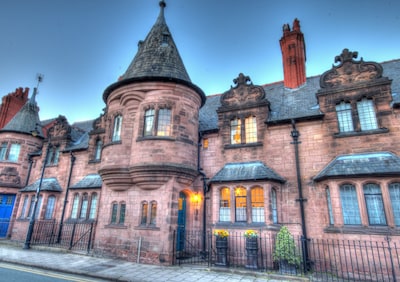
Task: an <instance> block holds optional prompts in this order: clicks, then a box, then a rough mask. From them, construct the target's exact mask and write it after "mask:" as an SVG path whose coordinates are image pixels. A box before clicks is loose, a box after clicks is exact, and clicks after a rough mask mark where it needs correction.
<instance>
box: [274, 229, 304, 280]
mask: <svg viewBox="0 0 400 282" xmlns="http://www.w3.org/2000/svg"><path fill="white" fill-rule="evenodd" d="M273 260H274V261H275V262H278V263H279V272H280V273H281V274H296V273H297V269H298V267H299V266H300V262H301V257H300V255H299V254H298V251H297V247H296V243H295V241H294V237H293V235H292V234H291V233H290V231H289V229H288V228H287V227H286V226H282V227H281V229H280V230H279V232H278V234H277V235H276V241H275V250H274V253H273Z"/></svg>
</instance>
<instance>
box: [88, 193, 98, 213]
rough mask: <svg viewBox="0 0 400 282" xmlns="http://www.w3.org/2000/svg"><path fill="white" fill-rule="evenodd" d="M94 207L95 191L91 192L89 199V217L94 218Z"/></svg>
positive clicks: (95, 201)
mask: <svg viewBox="0 0 400 282" xmlns="http://www.w3.org/2000/svg"><path fill="white" fill-rule="evenodd" d="M96 208H97V193H93V194H92V197H91V199H90V211H89V219H95V218H96Z"/></svg>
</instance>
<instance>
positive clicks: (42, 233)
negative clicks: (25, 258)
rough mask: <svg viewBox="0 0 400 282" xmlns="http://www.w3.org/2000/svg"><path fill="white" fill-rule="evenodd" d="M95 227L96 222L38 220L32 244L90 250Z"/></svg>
mask: <svg viewBox="0 0 400 282" xmlns="http://www.w3.org/2000/svg"><path fill="white" fill-rule="evenodd" d="M94 228H95V223H94V222H64V223H63V224H62V225H61V224H60V222H57V221H54V220H37V221H35V225H34V228H33V234H32V239H31V244H33V245H48V246H56V247H60V248H66V249H69V250H81V251H87V252H89V251H90V249H91V248H92V243H93V238H94Z"/></svg>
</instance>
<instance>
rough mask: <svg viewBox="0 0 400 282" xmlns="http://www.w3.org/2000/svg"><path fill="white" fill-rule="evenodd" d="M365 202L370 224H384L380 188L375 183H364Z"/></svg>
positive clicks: (384, 218)
mask: <svg viewBox="0 0 400 282" xmlns="http://www.w3.org/2000/svg"><path fill="white" fill-rule="evenodd" d="M364 197H365V204H366V206H367V213H368V220H369V224H370V225H386V217H385V210H384V207H383V199H382V192H381V188H380V187H379V185H377V184H373V183H369V184H366V185H364Z"/></svg>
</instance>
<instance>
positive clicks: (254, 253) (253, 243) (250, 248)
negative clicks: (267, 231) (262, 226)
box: [244, 229, 258, 269]
mask: <svg viewBox="0 0 400 282" xmlns="http://www.w3.org/2000/svg"><path fill="white" fill-rule="evenodd" d="M244 237H245V238H246V256H247V264H246V268H251V269H257V268H258V264H257V258H258V233H257V231H255V230H252V229H249V230H246V231H245V232H244Z"/></svg>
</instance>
